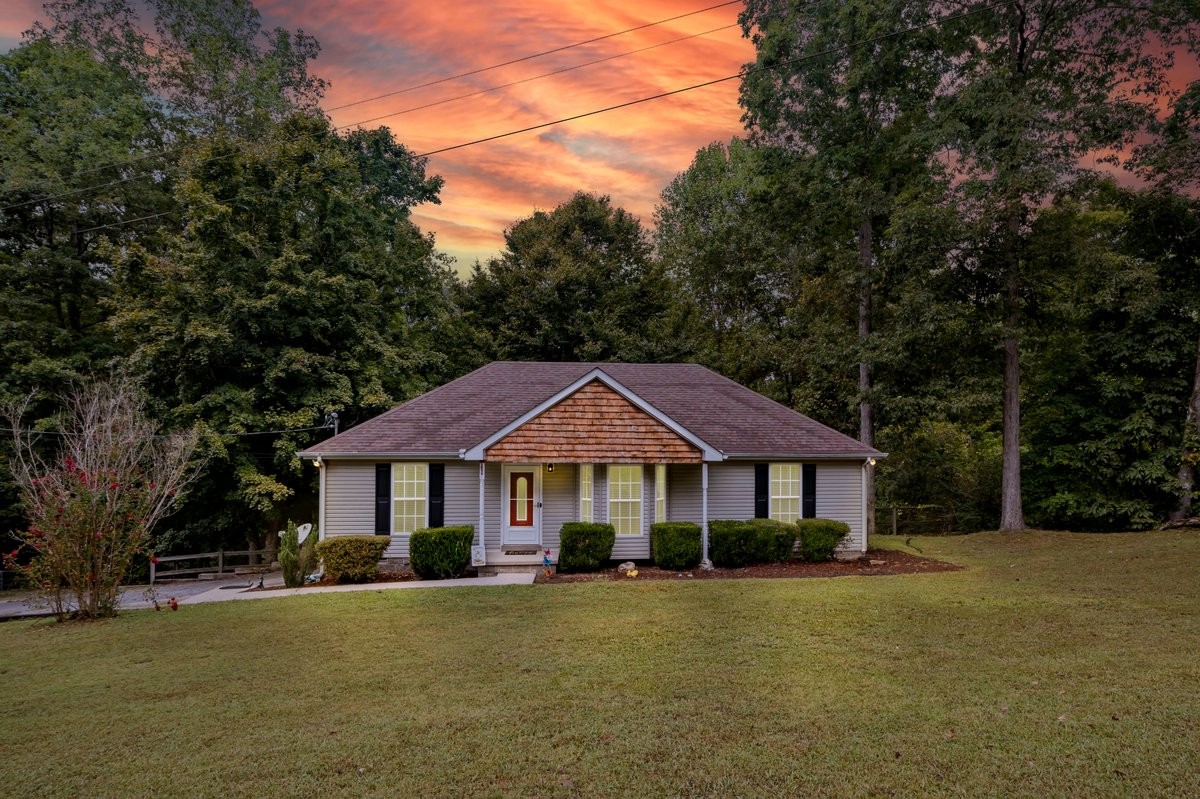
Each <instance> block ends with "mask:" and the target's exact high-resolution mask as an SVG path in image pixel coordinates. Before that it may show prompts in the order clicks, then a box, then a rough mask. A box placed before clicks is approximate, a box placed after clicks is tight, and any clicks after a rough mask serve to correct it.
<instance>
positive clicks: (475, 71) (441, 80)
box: [329, 0, 743, 111]
mask: <svg viewBox="0 0 1200 799" xmlns="http://www.w3.org/2000/svg"><path fill="white" fill-rule="evenodd" d="M742 2H743V0H729V2H727V3H718V4H717V5H715V6H709V7H708V8H701V9H699V10H698V11H689V12H688V13H686V14H680V15H679V16H675V17H669V18H667V19H660V20H659V21H658V22H647V23H646V24H645V25H638V26H637V27H634V28H626V29H625V30H623V31H617V32H616V33H606V34H605V35H603V36H597V37H596V38H594V39H585V40H584V41H582V42H575V43H574V44H567V45H563V46H562V47H555V48H553V49H550V50H543V51H541V52H540V53H533V54H532V55H527V56H521V57H520V58H514V59H513V60H512V61H505V62H503V63H501V64H493V65H492V66H490V67H480V68H479V69H472V70H471V71H469V72H460V73H458V74H457V75H451V76H450V77H448V78H438V79H437V80H431V81H429V82H428V83H418V84H417V85H416V86H409V87H407V88H404V89H397V90H396V91H394V92H388V93H387V94H380V95H377V96H375V97H368V98H367V99H365V100H355V101H354V102H353V103H345V104H344V105H335V106H334V107H333V108H330V109H329V110H330V111H340V110H341V109H343V108H349V107H350V106H353V105H362V104H363V103H369V102H371V101H373V100H382V99H383V98H385V97H394V96H395V95H397V94H404V93H405V92H411V91H416V90H417V89H424V88H426V87H428V86H436V85H438V84H439V83H445V82H447V81H451V80H458V79H459V78H466V77H469V76H471V75H478V74H479V73H481V72H490V71H491V70H493V69H500V68H501V67H507V66H512V65H513V64H520V63H521V62H522V61H530V60H532V59H534V58H541V57H542V56H545V55H550V54H552V53H561V52H562V51H563V50H570V49H572V48H574V47H581V46H583V45H585V44H593V43H595V42H602V41H604V40H605V39H612V38H613V37H615V36H624V35H625V34H627V33H633V32H634V31H640V30H643V29H645V28H653V27H654V26H655V25H665V24H666V23H668V22H674V21H676V20H679V19H684V18H685V17H694V16H695V15H697V14H703V13H704V12H705V11H713V10H715V9H718V8H724V7H725V6H732V5H741V4H742Z"/></svg>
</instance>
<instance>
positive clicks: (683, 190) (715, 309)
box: [654, 138, 796, 405]
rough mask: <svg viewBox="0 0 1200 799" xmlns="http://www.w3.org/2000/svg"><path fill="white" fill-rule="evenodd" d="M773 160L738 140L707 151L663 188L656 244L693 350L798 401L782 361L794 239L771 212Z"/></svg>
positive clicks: (747, 380) (721, 367) (734, 375)
mask: <svg viewBox="0 0 1200 799" xmlns="http://www.w3.org/2000/svg"><path fill="white" fill-rule="evenodd" d="M766 157H767V156H766V155H765V154H764V153H763V151H761V150H759V149H757V148H755V147H753V146H752V145H751V144H750V143H749V142H748V141H746V140H744V139H739V138H735V139H733V140H732V141H731V142H730V143H729V144H728V145H724V144H721V143H720V142H714V143H713V144H710V145H708V146H707V147H704V148H701V149H700V150H699V151H698V152H697V153H696V156H695V158H694V159H693V161H692V164H691V166H690V167H688V169H686V170H685V171H683V172H681V173H680V174H679V175H678V176H676V177H675V179H674V180H672V181H671V182H670V183H669V184H668V185H667V187H666V188H665V189H663V192H662V195H661V197H660V201H659V204H658V207H657V208H656V210H655V214H654V220H655V226H654V241H655V250H656V253H657V257H658V259H659V261H660V262H661V264H662V265H663V268H664V270H665V272H666V275H667V277H668V278H669V279H670V280H671V281H672V283H673V285H675V286H677V287H678V289H679V290H678V291H677V292H676V293H675V295H674V299H673V304H674V305H675V306H676V309H677V310H676V313H677V314H679V315H680V316H681V318H682V319H684V320H686V322H687V325H686V328H685V329H686V330H687V333H686V341H687V343H688V347H689V349H690V350H691V351H692V352H693V353H694V354H695V356H696V357H697V358H699V359H700V360H702V361H703V362H704V363H706V364H708V365H710V366H712V367H714V368H716V369H718V370H719V371H720V372H722V373H723V374H725V375H727V376H729V377H731V378H733V379H735V380H737V381H739V382H741V383H743V384H744V385H748V386H754V387H755V388H757V389H760V390H763V391H764V392H765V393H768V394H771V395H773V396H775V397H777V398H779V399H781V400H782V401H784V402H787V403H788V404H789V405H790V404H791V401H792V396H791V390H792V388H793V386H794V383H795V382H796V381H794V380H793V379H791V378H792V377H793V376H792V375H791V373H790V372H789V370H787V369H784V368H781V367H782V364H781V363H780V360H781V359H782V356H783V352H782V350H783V349H784V347H786V346H787V345H786V344H783V342H782V340H781V332H782V326H783V325H784V322H785V314H784V312H783V308H784V307H785V304H786V294H787V293H786V292H781V291H779V288H780V286H781V283H782V282H783V281H785V280H786V279H787V274H786V271H787V270H786V269H785V268H784V263H785V262H786V257H787V251H788V249H789V241H788V239H787V237H786V236H785V235H784V232H785V230H786V228H785V226H782V225H780V224H778V221H777V220H776V219H775V218H774V217H773V215H771V214H770V213H769V210H770V204H769V201H768V200H767V199H766V193H767V192H769V191H770V190H771V185H772V184H771V183H769V182H768V179H767V177H768V175H767V173H768V170H769V167H768V165H767V164H766V163H765V160H766ZM780 157H781V158H782V157H784V156H782V155H781V156H780ZM781 345H783V346H781ZM772 379H773V380H774V382H775V385H773V386H769V385H767V384H768V383H769V382H771V381H772Z"/></svg>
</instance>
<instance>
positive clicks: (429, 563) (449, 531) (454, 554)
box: [408, 524, 475, 580]
mask: <svg viewBox="0 0 1200 799" xmlns="http://www.w3.org/2000/svg"><path fill="white" fill-rule="evenodd" d="M474 540H475V528H474V526H472V525H469V524H466V525H463V526H461V527H429V528H426V529H424V530H416V531H414V532H413V534H412V535H411V536H409V539H408V560H409V564H410V565H411V566H412V570H413V571H414V572H416V573H417V576H419V577H420V578H421V579H423V580H449V579H452V578H454V577H461V576H462V575H463V572H464V571H466V569H467V566H469V565H470V563H471V542H472V541H474Z"/></svg>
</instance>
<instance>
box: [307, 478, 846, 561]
mask: <svg viewBox="0 0 1200 799" xmlns="http://www.w3.org/2000/svg"><path fill="white" fill-rule="evenodd" d="M445 465H446V485H445V491H446V493H445V502H446V504H445V523H446V524H447V525H459V524H470V525H475V526H476V527H478V524H479V494H478V490H479V471H478V469H479V465H478V464H477V463H464V462H461V461H449V462H445ZM325 469H326V474H325V527H326V529H325V535H326V536H334V535H374V532H375V463H374V462H372V461H339V460H328V461H326V462H325ZM501 475H502V471H501V464H498V463H489V464H487V471H486V476H487V484H486V489H485V491H486V498H485V501H486V505H485V508H484V514H485V519H486V524H487V545H488V548H489V549H496V548H498V547H499V546H500V522H501V518H502V514H503V512H504V509H503V508H502V507H501V501H500V497H501V493H500V489H501ZM592 475H593V481H594V485H593V496H594V506H595V512H594V518H595V520H596V521H607V519H608V486H607V477H608V474H607V467H606V466H605V465H604V464H596V465H595V466H594V467H593V470H592ZM642 514H643V525H642V530H643V532H642V535H640V536H617V539H616V544H615V545H614V546H613V558H615V559H618V560H626V559H631V558H649V557H650V536H649V531H650V524H651V522H652V521H653V520H654V471H653V467H652V466H647V467H646V468H645V469H644V471H643V474H642ZM753 515H754V464H753V463H750V462H732V463H729V462H727V463H713V464H709V469H708V518H709V519H749V518H751V517H752V516H753ZM817 516H819V517H821V518H825V519H837V520H838V521H843V522H846V523H847V524H848V525H850V539H849V540H848V541H847V542H846V544H844V545H843V546H842V550H843V551H858V552H861V551H864V550H865V549H866V542H865V540H864V539H865V537H864V532H863V509H862V464H861V462H859V461H845V462H838V461H822V462H819V463H818V464H817ZM578 518H579V471H578V468H577V467H576V466H575V465H573V464H557V465H556V466H555V470H554V472H552V473H549V474H547V473H546V472H545V469H544V467H543V469H542V546H544V547H549V548H550V549H551V552H552V555H553V557H554V558H555V559H556V560H557V558H558V548H559V545H560V540H559V533H560V531H561V529H562V525H563V523H565V522H569V521H574V520H576V519H578ZM667 518H668V519H670V520H671V521H694V522H697V523H699V522H700V520H701V518H702V508H701V467H700V466H699V465H672V466H669V467H668V469H667ZM475 540H476V543H478V541H479V532H478V530H476V534H475ZM386 557H388V558H407V557H408V536H395V537H394V538H393V539H392V542H391V545H390V546H389V547H388V550H387V554H386Z"/></svg>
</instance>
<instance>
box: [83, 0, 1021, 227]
mask: <svg viewBox="0 0 1200 799" xmlns="http://www.w3.org/2000/svg"><path fill="white" fill-rule="evenodd" d="M1011 4H1012V0H1003V2H999V3H995V4H993V5H990V6H983V7H981V8H977V9H974V10H972V11H963V12H961V13H958V14H950V15H949V16H946V17H941V18H939V19H936V20H931V21H929V22H924V23H921V24H920V25H912V26H910V27H907V28H903V29H901V30H898V31H892V32H890V33H883V34H880V35H878V36H872V37H870V38H868V39H859V40H857V41H853V42H849V43H847V44H844V45H840V46H838V47H829V48H826V49H825V50H820V51H818V52H816V53H809V54H808V55H803V56H797V57H796V58H790V59H787V60H785V61H780V62H779V63H778V64H772V65H770V66H765V67H751V68H750V69H745V70H742V71H740V72H736V73H734V74H732V75H726V76H725V77H722V78H714V79H713V80H707V81H704V82H702V83H694V84H692V85H691V86H683V87H681V88H678V89H672V90H670V91H665V92H659V93H658V94H652V95H650V96H648V97H639V98H638V99H636V100H629V101H626V102H624V103H617V104H616V105H610V106H606V107H604V108H597V109H595V110H593V111H585V112H583V113H581V114H574V115H572V116H568V117H562V118H560V119H553V120H550V121H547V122H540V123H538V124H536V125H529V126H527V127H524V128H518V129H516V130H510V131H506V132H504V133H497V134H495V135H494V136H485V137H483V138H482V139H472V140H471V141H466V142H461V143H460V144H452V145H449V146H447V147H441V148H438V149H436V150H428V151H426V152H423V153H418V154H416V155H414V156H413V157H414V158H428V157H429V156H431V155H438V154H440V153H447V152H450V151H452V150H461V149H463V148H465V147H473V146H475V145H477V144H484V143H486V142H491V141H497V140H498V139H506V138H508V137H510V136H517V135H520V134H522V133H529V132H530V131H534V130H541V129H543V128H548V127H552V126H554V125H561V124H563V123H566V122H574V121H575V120H578V119H585V118H587V117H592V116H596V115H598V114H605V113H608V112H610V111H617V110H619V109H622V108H629V107H631V106H635V105H641V104H642V103H648V102H651V101H653V100H661V99H663V98H664V97H673V96H675V95H677V94H683V93H684V92H690V91H694V90H696V89H703V88H707V87H709V86H715V85H717V84H718V83H725V82H726V81H731V80H736V79H737V78H742V77H745V76H746V75H753V74H755V73H757V72H769V71H772V70H776V69H779V68H781V67H785V66H791V65H793V64H800V63H803V62H805V61H813V60H816V59H818V58H824V57H825V56H828V55H833V54H834V53H840V52H843V51H845V50H851V49H853V48H855V47H862V46H863V45H867V44H874V43H876V42H882V41H886V40H888V39H894V38H897V37H899V36H904V35H906V34H909V33H915V32H916V31H919V30H925V29H926V28H933V27H937V26H938V25H944V24H945V23H947V22H955V21H958V20H961V19H966V18H967V17H973V16H977V15H979V14H983V13H985V12H987V11H993V10H995V9H997V8H1002V7H1004V6H1007V5H1011ZM269 191H271V189H259V190H256V191H250V192H244V193H239V194H235V195H233V196H232V197H227V198H224V199H214V200H210V201H208V202H203V203H195V204H193V205H192V206H190V207H192V208H204V207H206V206H210V205H220V204H223V203H228V202H233V201H235V200H238V199H247V198H250V197H256V196H259V195H261V194H266V193H267V192H269ZM173 213H175V211H174V210H171V211H161V212H159V213H157V214H150V215H148V216H142V217H138V218H136V219H126V220H122V221H119V222H110V223H108V224H106V225H96V226H95V227H90V228H87V229H85V230H81V231H79V232H80V233H92V232H95V231H97V230H104V229H106V228H112V227H121V226H123V225H129V224H133V223H134V222H144V221H147V220H150V219H157V218H158V217H162V216H167V215H169V214H173Z"/></svg>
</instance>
